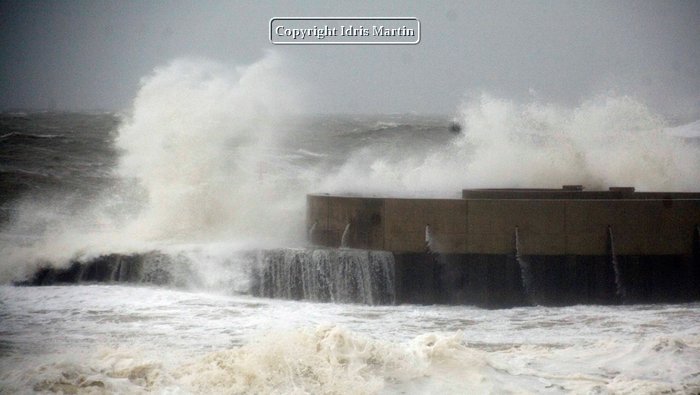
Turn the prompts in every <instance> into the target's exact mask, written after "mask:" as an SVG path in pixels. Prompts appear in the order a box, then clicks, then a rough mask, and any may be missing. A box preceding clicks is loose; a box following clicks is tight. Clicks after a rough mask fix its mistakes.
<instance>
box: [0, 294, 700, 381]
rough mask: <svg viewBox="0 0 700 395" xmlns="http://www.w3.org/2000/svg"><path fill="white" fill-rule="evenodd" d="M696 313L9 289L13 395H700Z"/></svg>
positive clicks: (6, 311) (7, 343)
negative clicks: (675, 394)
mask: <svg viewBox="0 0 700 395" xmlns="http://www.w3.org/2000/svg"><path fill="white" fill-rule="evenodd" d="M699 308H700V306H699V305H697V304H693V305H658V306H645V305H641V306H635V307H630V306H617V307H604V306H572V307H566V308H544V307H528V308H515V309H508V310H482V309H477V308H472V307H466V306H410V305H409V306H383V307H382V306H375V307H372V306H364V305H340V304H317V303H305V302H291V301H282V300H265V299H256V298H248V297H230V296H217V295H213V294H200V293H193V292H178V291H174V290H168V289H157V288H148V287H125V286H109V285H84V286H66V287H41V288H23V287H7V286H3V287H0V317H1V318H2V323H3V325H2V344H0V346H1V348H0V351H1V352H2V353H1V354H0V355H1V357H0V388H2V392H7V393H13V392H15V391H18V392H27V391H30V390H32V389H34V390H42V391H51V390H58V389H63V390H64V391H66V392H68V390H73V389H75V390H78V391H79V392H81V393H89V392H91V391H93V392H94V391H95V390H97V392H99V391H101V390H103V389H104V390H105V391H107V392H122V393H124V392H129V393H134V392H140V391H153V392H155V393H222V392H226V393H329V392H335V393H342V394H350V393H352V394H357V393H378V392H382V393H508V392H510V393H535V392H536V393H562V392H570V391H573V392H575V393H635V394H637V393H659V392H663V391H679V392H681V393H682V392H685V393H692V392H693V391H698V390H700V336H698V334H697V323H698V322H700V309H699Z"/></svg>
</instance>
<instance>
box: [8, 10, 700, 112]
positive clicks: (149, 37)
mask: <svg viewBox="0 0 700 395" xmlns="http://www.w3.org/2000/svg"><path fill="white" fill-rule="evenodd" d="M311 16H316V17H319V16H322V17H326V16H357V17H364V16H373V17H389V16H394V17H397V16H401V17H416V18H418V19H419V20H420V22H421V41H420V43H419V44H417V45H400V46H398V45H397V46H386V45H380V46H363V45H352V46H345V45H344V46H334V45H319V46H316V45H303V46H276V45H273V44H271V43H270V41H269V38H268V28H269V25H268V24H269V20H270V18H272V17H311ZM0 43H1V44H0V74H1V78H0V109H15V108H28V109H43V108H49V107H53V108H56V109H61V110H96V109H104V110H114V111H120V110H125V109H128V108H129V106H130V105H131V102H132V100H133V99H134V97H135V95H136V93H137V92H138V89H139V81H140V80H141V79H142V78H143V77H144V76H147V75H149V73H152V71H153V69H154V68H156V67H158V66H163V65H166V64H168V62H170V61H172V60H174V59H178V58H183V57H185V58H205V59H211V60H214V61H217V62H221V63H223V64H226V65H231V66H232V67H233V66H235V65H245V64H250V63H253V62H255V61H257V60H259V59H261V58H262V57H263V56H264V55H265V53H266V51H269V50H274V51H276V52H278V53H280V54H281V55H282V58H283V59H284V60H285V62H288V65H289V66H288V68H289V70H288V71H289V75H290V76H292V77H293V78H295V79H297V80H299V81H300V82H302V83H303V84H304V85H305V86H308V87H309V88H310V92H312V94H310V95H308V96H307V97H306V98H305V100H306V101H307V102H306V103H305V105H304V108H305V109H306V111H307V112H310V113H439V114H446V113H452V112H454V110H455V108H456V107H457V106H459V104H460V103H461V102H462V101H464V100H465V98H468V97H470V96H474V95H479V94H481V93H484V92H485V93H489V94H492V95H495V96H498V97H503V98H506V99H512V100H517V101H527V100H532V99H533V98H535V99H537V100H541V101H546V102H549V103H561V104H563V105H575V104H576V103H579V102H581V101H583V100H586V99H590V98H592V97H595V96H597V95H607V94H614V95H630V96H633V97H634V98H636V99H638V100H640V101H642V102H644V103H646V104H647V105H649V106H650V107H651V108H652V109H654V110H655V111H657V112H659V113H661V114H664V115H666V116H669V117H675V118H682V119H686V120H694V119H698V118H700V1H692V2H684V1H560V0H557V1H545V0H542V1H436V2H428V1H416V2H396V1H382V0H379V1H365V2H363V1H359V2H329V1H304V2H292V1H270V2H254V1H154V0H146V1H80V0H75V1H2V2H0Z"/></svg>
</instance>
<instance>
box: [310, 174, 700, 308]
mask: <svg viewBox="0 0 700 395" xmlns="http://www.w3.org/2000/svg"><path fill="white" fill-rule="evenodd" d="M307 224H308V227H309V229H310V234H309V237H310V240H311V242H312V243H314V244H316V245H322V246H327V247H339V246H340V242H341V239H342V238H343V233H344V232H345V230H346V229H347V234H346V237H345V239H346V247H349V248H358V249H370V250H385V251H391V252H392V253H394V256H395V261H396V287H397V290H396V293H397V301H398V302H410V303H454V304H478V305H485V306H493V307H500V306H512V305H519V304H531V303H538V304H552V305H562V304H575V303H634V302H669V301H670V302H675V301H685V300H696V299H699V298H700V286H699V284H700V262H699V259H700V258H699V251H698V250H699V249H700V248H699V247H698V237H699V236H700V235H699V234H698V232H700V229H699V228H698V224H700V194H693V193H639V192H634V190H633V189H632V188H617V189H612V188H611V190H610V191H593V192H583V191H581V189H580V188H578V189H577V188H575V187H574V188H571V187H569V188H567V187H565V188H564V189H561V190H471V191H470V190H466V191H463V198H462V199H398V198H375V197H353V196H330V195H309V196H308V197H307ZM348 224H349V226H348ZM426 227H428V232H427V233H428V236H426ZM516 229H517V231H516ZM516 232H517V241H516ZM426 237H428V239H429V244H430V246H429V249H428V248H427V246H426V244H427V243H426Z"/></svg>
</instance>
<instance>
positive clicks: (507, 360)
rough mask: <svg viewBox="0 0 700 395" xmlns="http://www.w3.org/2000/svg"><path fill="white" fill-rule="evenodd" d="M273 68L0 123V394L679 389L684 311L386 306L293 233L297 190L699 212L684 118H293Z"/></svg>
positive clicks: (522, 113) (686, 333)
mask: <svg viewBox="0 0 700 395" xmlns="http://www.w3.org/2000/svg"><path fill="white" fill-rule="evenodd" d="M276 62H277V61H276V60H275V59H274V58H265V59H263V60H261V61H260V62H258V63H255V64H252V65H250V66H248V67H239V68H235V69H230V68H227V67H224V66H222V65H219V64H215V63H207V62H193V61H175V62H173V63H171V64H169V65H167V66H164V67H162V68H159V69H157V70H155V71H154V72H153V73H152V74H151V75H149V76H147V77H145V78H144V79H143V81H142V83H141V87H140V89H139V92H138V94H137V96H136V97H135V98H134V100H133V105H132V107H131V108H129V109H128V110H125V111H124V112H120V113H64V112H28V113H23V112H6V113H3V114H2V115H0V393H7V394H10V393H34V392H39V393H146V392H149V393H151V392H152V393H173V394H179V393H183V394H189V393H202V394H210V393H245V394H249V393H284V394H286V393H294V394H297V393H298V394H303V393H309V394H322V393H334V394H376V393H389V394H392V393H397V394H398V393H403V394H412V393H431V394H443V393H448V394H450V393H453V394H463V393H571V392H573V393H593V394H607V393H611V394H612V393H616V394H617V393H630V394H632V393H633V394H640V393H642V394H644V393H647V394H657V393H688V394H697V393H699V392H700V304H698V303H691V304H642V305H640V304H637V305H626V304H620V305H608V306H599V305H577V306H569V307H547V306H538V305H532V306H525V307H517V308H511V309H495V310H494V309H484V308H479V307H474V306H446V305H432V306H425V305H409V304H397V303H396V300H395V298H394V294H393V283H392V281H393V263H394V262H393V256H392V254H391V253H389V252H383V251H362V250H355V249H328V248H320V247H315V246H313V245H310V244H309V242H308V237H307V236H308V233H309V231H310V229H309V225H308V224H306V222H305V199H306V194H308V193H342V194H356V195H367V196H431V197H458V196H459V194H460V192H461V190H462V189H464V188H480V187H495V188H498V187H556V188H558V187H560V186H561V185H564V184H581V185H584V186H585V187H586V188H589V189H596V188H605V187H607V186H609V185H625V186H628V185H629V186H635V187H636V188H637V190H641V191H644V190H668V191H696V190H697V189H698V187H700V123H699V122H698V121H692V120H691V121H687V120H684V121H682V122H681V121H676V120H669V119H666V118H664V117H663V116H661V115H659V114H655V113H654V112H653V111H652V110H650V109H649V108H647V107H646V106H645V105H644V104H643V103H640V102H638V101H636V100H635V99H634V98H630V97H624V96H601V97H594V98H591V99H589V100H586V101H583V102H582V103H579V104H578V105H575V106H571V107H562V106H559V105H554V104H549V103H543V102H540V101H537V100H532V101H531V102H528V103H517V102H513V101H510V100H506V99H502V98H498V97H494V96H490V95H488V94H481V95H478V96H475V97H471V98H467V99H465V102H464V103H463V104H462V105H461V106H460V107H459V108H458V109H456V110H455V111H454V113H453V114H452V113H451V114H449V115H434V116H429V115H415V114H402V115H303V114H304V111H306V112H308V109H303V108H299V107H300V103H303V100H302V98H300V97H297V96H295V94H294V92H295V91H296V90H295V89H294V86H293V84H292V83H290V82H289V81H287V80H286V79H285V78H284V73H283V72H282V71H280V68H279V65H278V64H276ZM450 125H452V127H450ZM455 125H459V127H456V126H455ZM298 284H302V286H301V288H299V286H298Z"/></svg>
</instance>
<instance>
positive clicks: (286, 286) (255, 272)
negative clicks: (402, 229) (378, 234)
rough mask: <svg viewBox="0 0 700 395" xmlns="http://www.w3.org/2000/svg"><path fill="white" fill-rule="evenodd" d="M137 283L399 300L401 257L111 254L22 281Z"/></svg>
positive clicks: (359, 253) (314, 252)
mask: <svg viewBox="0 0 700 395" xmlns="http://www.w3.org/2000/svg"><path fill="white" fill-rule="evenodd" d="M85 282H100V283H137V284H154V285H165V286H172V287H177V288H184V289H198V290H202V289H203V290H207V289H208V290H214V291H217V292H225V293H231V294H251V295H254V296H261V297H269V298H281V299H295V300H300V299H305V300H313V301H320V302H339V303H364V304H372V305H375V304H393V303H395V302H396V297H395V286H394V256H393V254H392V253H390V252H385V251H369V250H356V249H341V250H336V249H288V248H284V249H273V250H256V251H237V252H233V253H230V254H210V253H206V252H202V251H181V252H177V253H163V252H160V251H152V252H147V253H140V254H129V255H126V254H110V255H103V256H99V257H97V258H93V259H89V260H83V261H75V262H73V263H72V264H71V265H69V266H68V267H67V268H64V269H59V268H54V267H50V266H48V267H45V268H42V269H41V270H39V271H38V272H36V273H35V275H34V277H33V278H32V279H30V280H28V281H26V282H24V283H20V285H53V284H75V283H85Z"/></svg>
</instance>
